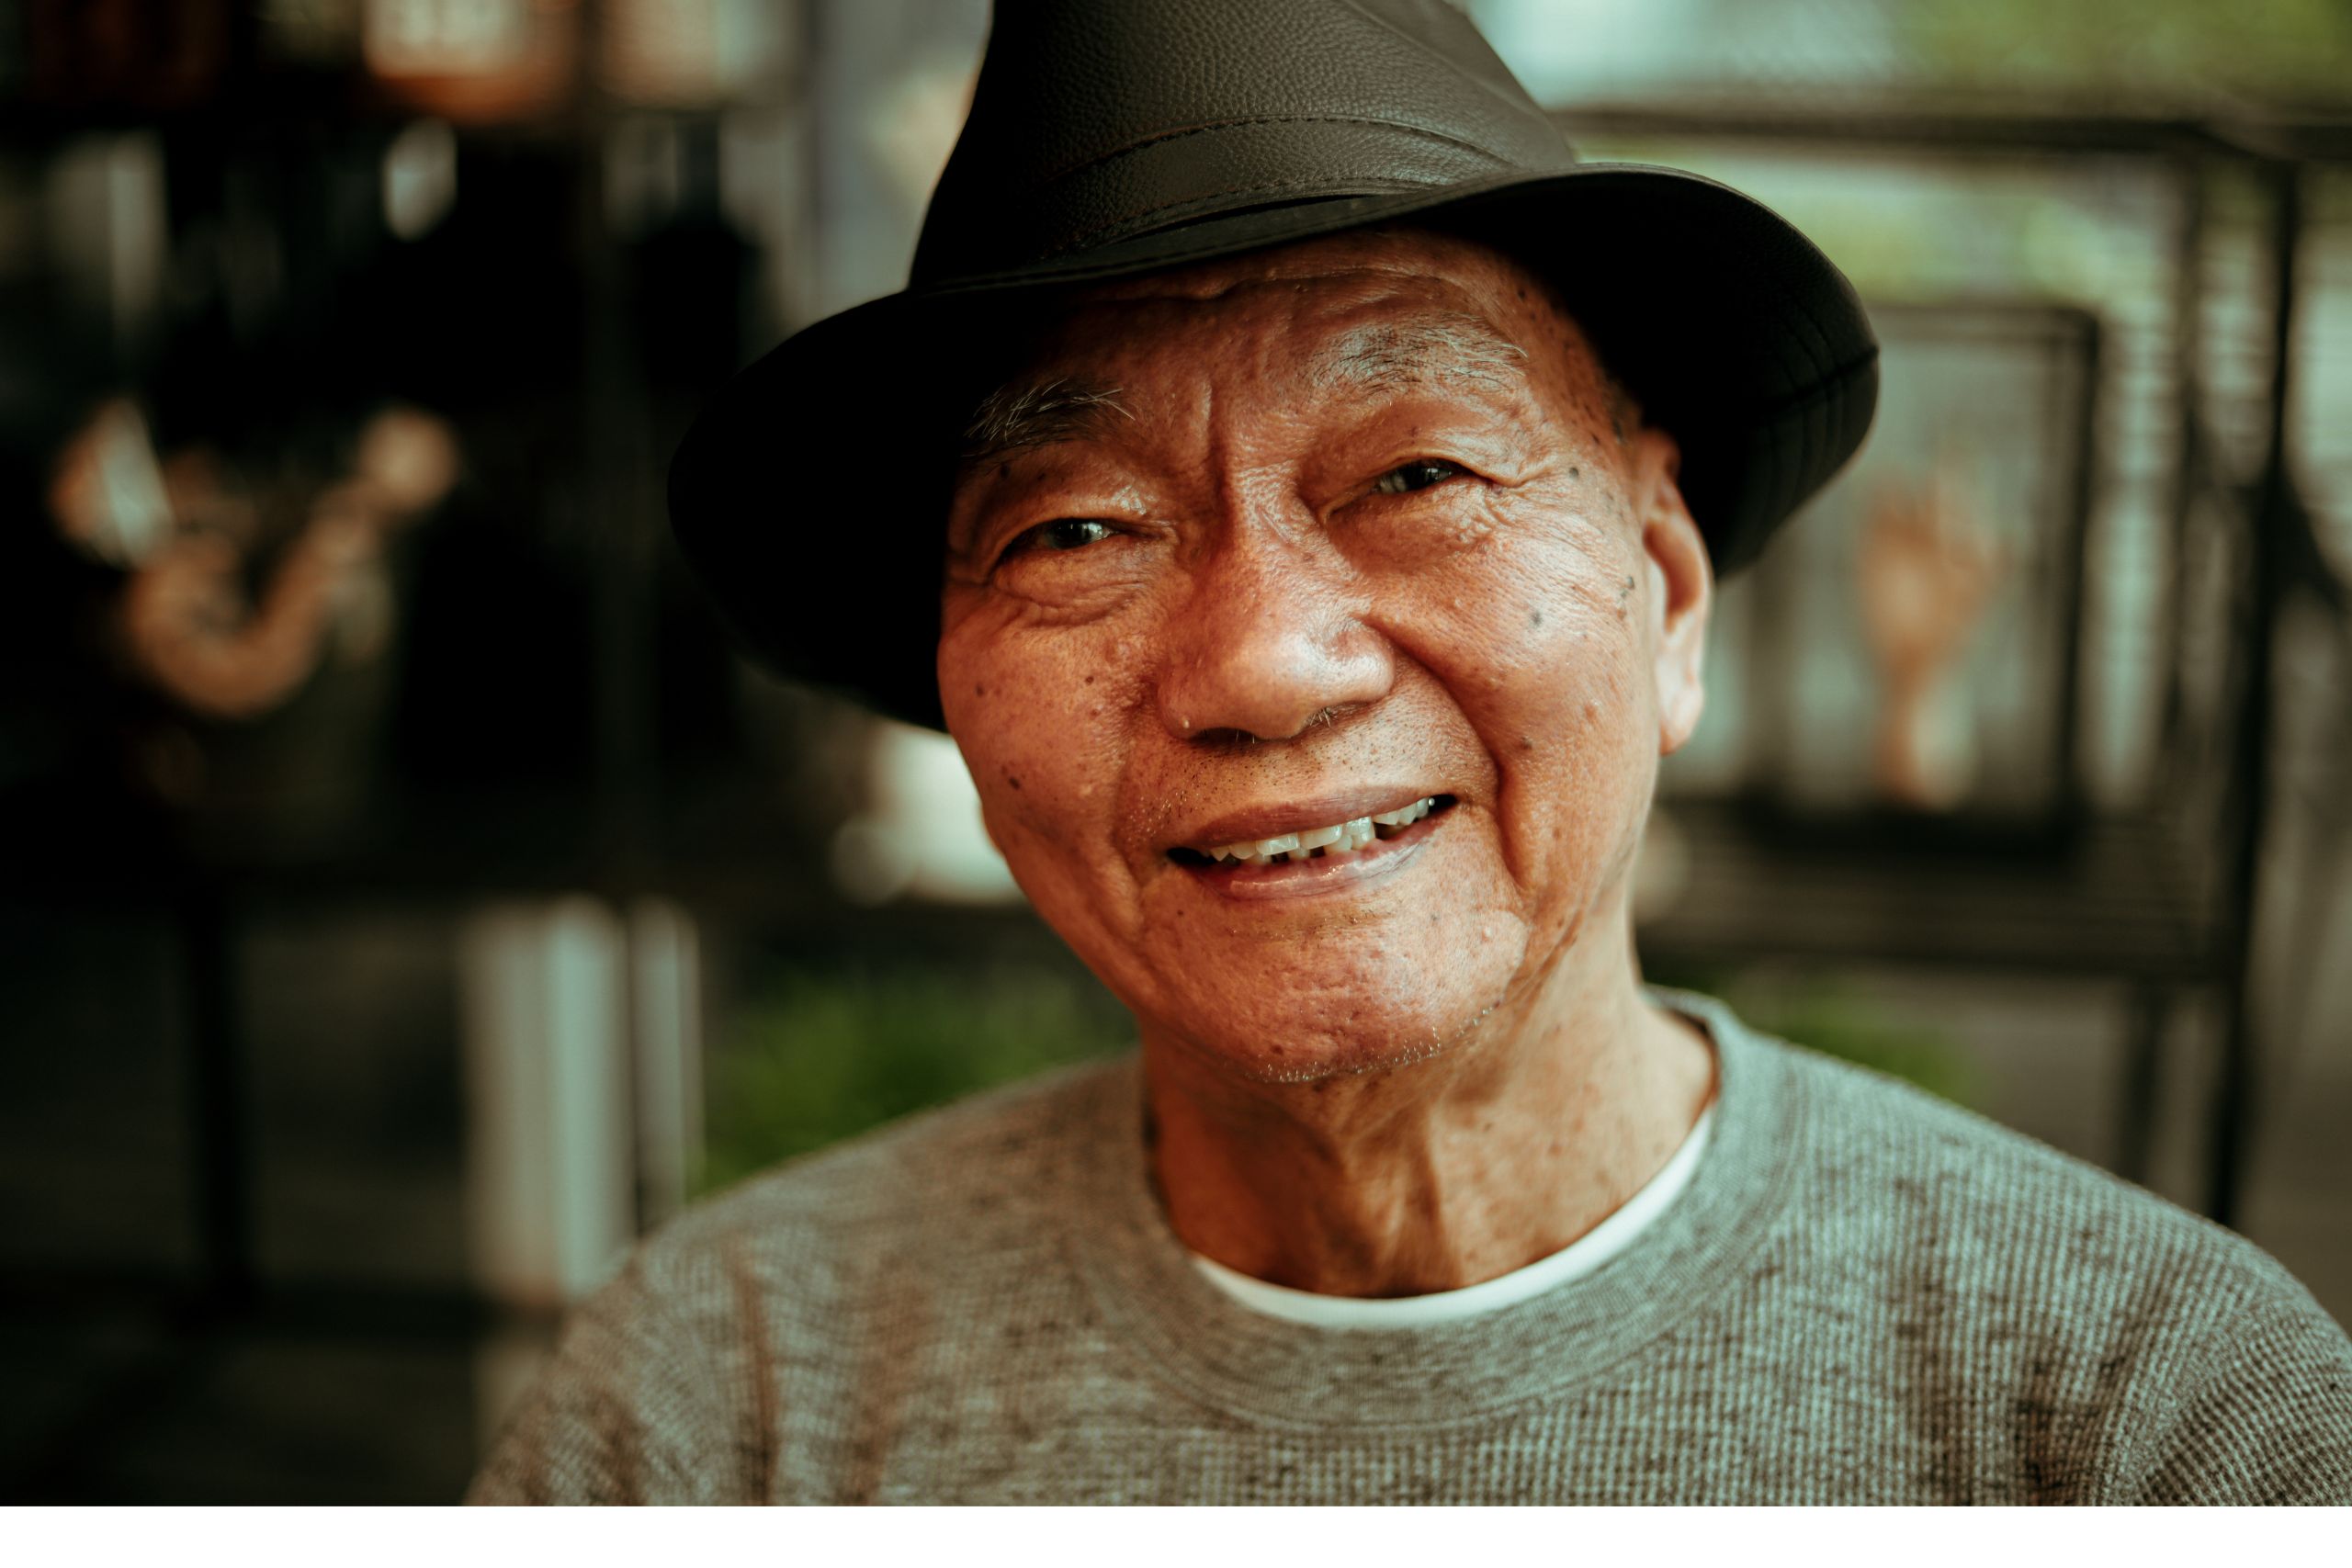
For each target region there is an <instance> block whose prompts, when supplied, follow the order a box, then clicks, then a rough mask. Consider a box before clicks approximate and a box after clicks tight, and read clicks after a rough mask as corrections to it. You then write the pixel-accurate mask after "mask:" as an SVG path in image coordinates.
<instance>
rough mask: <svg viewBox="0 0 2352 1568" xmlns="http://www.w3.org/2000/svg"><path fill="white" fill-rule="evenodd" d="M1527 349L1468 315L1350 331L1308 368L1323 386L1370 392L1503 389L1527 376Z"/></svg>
mask: <svg viewBox="0 0 2352 1568" xmlns="http://www.w3.org/2000/svg"><path fill="white" fill-rule="evenodd" d="M1526 363H1527V351H1526V350H1525V349H1523V348H1521V347H1520V346H1519V344H1515V343H1513V342H1511V341H1510V339H1509V338H1507V337H1505V336H1503V334H1502V333H1499V332H1497V331H1496V330H1495V329H1494V328H1493V327H1492V326H1491V325H1489V324H1488V323H1487V322H1486V321H1482V320H1480V319H1479V318H1478V317H1476V316H1473V315H1470V314H1467V313H1466V312H1463V311H1453V310H1449V311H1443V312H1437V313H1431V314H1428V315H1420V316H1415V317H1412V318H1411V319H1409V320H1407V321H1374V322H1370V323H1368V324H1366V325H1364V326H1361V327H1354V328H1351V329H1350V330H1349V331H1347V332H1345V333H1341V334H1340V336H1339V337H1338V338H1336V339H1335V340H1333V341H1332V342H1331V343H1330V344H1328V345H1326V346H1325V347H1324V349H1323V350H1322V352H1321V353H1319V354H1317V355H1316V356H1315V359H1314V360H1313V362H1312V363H1311V364H1310V366H1309V367H1308V372H1307V373H1308V376H1309V378H1311V379H1312V380H1313V381H1314V383H1315V384H1316V385H1317V386H1318V387H1325V388H1335V387H1336V388H1347V389H1354V390H1363V391H1371V390H1376V389H1385V388H1394V387H1403V386H1411V385H1417V384H1419V385H1437V386H1443V385H1447V384H1453V385H1457V386H1472V387H1477V388H1479V389H1483V390H1487V391H1499V390H1501V389H1505V388H1507V387H1510V386H1511V385H1513V384H1514V383H1516V382H1518V381H1519V380H1520V379H1521V378H1523V377H1524V375H1525V370H1524V368H1523V367H1524V366H1525V365H1526Z"/></svg>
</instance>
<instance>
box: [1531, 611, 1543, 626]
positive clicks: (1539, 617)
mask: <svg viewBox="0 0 2352 1568" xmlns="http://www.w3.org/2000/svg"><path fill="white" fill-rule="evenodd" d="M1527 624H1528V625H1529V626H1542V625H1543V624H1544V612H1543V611H1541V610H1530V611H1528V612H1527Z"/></svg>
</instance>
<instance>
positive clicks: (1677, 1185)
mask: <svg viewBox="0 0 2352 1568" xmlns="http://www.w3.org/2000/svg"><path fill="white" fill-rule="evenodd" d="M1714 1120H1715V1108H1714V1105H1713V1103H1712V1102H1710V1103H1709V1105H1708V1106H1707V1109H1706V1110H1704V1111H1701V1112H1700V1113H1699V1120H1698V1121H1697V1122H1695V1123H1694V1124H1693V1125H1692V1126H1691V1132H1690V1134H1689V1135H1688V1136H1686V1137H1685V1138H1684V1139H1683V1140H1682V1146H1681V1147H1680V1148H1679V1149H1677V1150H1675V1151H1674V1157H1673V1158H1672V1159H1669V1160H1668V1161H1667V1162H1666V1165H1665V1167H1664V1168H1662V1169H1660V1170H1659V1171H1658V1173H1657V1175H1656V1176H1653V1177H1651V1178H1650V1179H1649V1181H1648V1182H1647V1184H1645V1186H1644V1187H1643V1188H1642V1190H1640V1191H1638V1192H1636V1193H1634V1195H1633V1196H1632V1197H1631V1198H1628V1199H1627V1200H1626V1201H1625V1202H1624V1204H1623V1206H1622V1207H1620V1208H1619V1209H1618V1210H1617V1212H1616V1213H1612V1214H1611V1215H1610V1216H1609V1217H1608V1218H1607V1219H1605V1220H1603V1221H1601V1222H1600V1224H1597V1225H1595V1226H1593V1227H1592V1229H1590V1230H1589V1231H1587V1232H1586V1233H1585V1234H1584V1235H1581V1236H1578V1237H1577V1239H1576V1240H1574V1241H1572V1242H1570V1243H1569V1244H1568V1245H1567V1246H1566V1247H1562V1248H1561V1249H1560V1250H1559V1251H1557V1252H1555V1253H1554V1254H1552V1255H1551V1256H1550V1257H1549V1258H1537V1259H1536V1260H1535V1261H1534V1262H1532V1263H1531V1264H1529V1265H1528V1266H1527V1267H1526V1268H1524V1269H1513V1270H1511V1271H1510V1273H1508V1274H1505V1275H1503V1276H1502V1277H1500V1278H1499V1279H1494V1280H1481V1281H1480V1282H1479V1283H1477V1284H1476V1285H1465V1286H1464V1287H1463V1288H1462V1289H1461V1290H1458V1291H1440V1292H1436V1293H1435V1294H1433V1295H1427V1296H1386V1297H1369V1296H1325V1295H1317V1293H1316V1292H1312V1291H1295V1290H1292V1289H1291V1288H1290V1287H1289V1286H1287V1285H1271V1284H1268V1283H1267V1282H1266V1281H1265V1280H1258V1279H1252V1278H1251V1277H1250V1276H1249V1275H1247V1274H1243V1273H1238V1272H1237V1271H1235V1270H1234V1269H1228V1268H1227V1267H1226V1266H1225V1265H1224V1264H1222V1263H1217V1262H1214V1261H1212V1260H1211V1259H1209V1258H1204V1257H1202V1256H1201V1255H1200V1254H1198V1253H1193V1255H1192V1257H1193V1265H1194V1266H1195V1267H1197V1268H1198V1269H1200V1271H1201V1272H1202V1273H1203V1274H1204V1275H1206V1276H1207V1277H1208V1280H1209V1282H1210V1283H1211V1284H1214V1285H1216V1287H1217V1288H1218V1289H1219V1290H1221V1291H1223V1292H1225V1293H1226V1294H1227V1295H1229V1296H1231V1297H1232V1298H1233V1299H1234V1300H1235V1301H1237V1302H1239V1303H1241V1304H1242V1305H1243V1306H1246V1307H1248V1308H1250V1310H1251V1311H1253V1312H1259V1313H1263V1314H1266V1315H1267V1316H1269V1317H1279V1318H1286V1319H1288V1320H1289V1321H1290V1322H1292V1323H1303V1324H1306V1325H1308V1326H1310V1327H1315V1328H1426V1327H1428V1326H1429V1325H1431V1324H1437V1323H1454V1322H1458V1321H1460V1320H1461V1319H1463V1318H1465V1317H1476V1316H1478V1315H1480V1314H1484V1313H1490V1312H1499V1311H1501V1310H1502V1309H1503V1308H1504V1307H1507V1306H1513V1305H1516V1304H1517V1303H1521V1302H1523V1301H1527V1300H1529V1299H1530V1298H1532V1297H1535V1296H1540V1295H1542V1294H1543V1293H1544V1292H1546V1291H1549V1290H1553V1289H1555V1287H1557V1286H1560V1285H1565V1284H1566V1283H1567V1282H1568V1281H1569V1280H1574V1279H1577V1278H1579V1277H1581V1276H1583V1275H1586V1274H1589V1273H1591V1272H1592V1271H1593V1270H1594V1269H1598V1268H1600V1266H1601V1265H1602V1264H1604V1263H1606V1262H1608V1261H1609V1260H1610V1259H1611V1258H1614V1257H1616V1256H1617V1255H1618V1254H1619V1253H1621V1252H1623V1251H1624V1250H1625V1248H1626V1247H1629V1246H1631V1245H1632V1244H1633V1242H1634V1238H1635V1237H1636V1236H1638V1235H1641V1234H1642V1232H1643V1231H1644V1230H1645V1229H1647V1228H1648V1227H1649V1226H1650V1224H1652V1223H1653V1222H1655V1221H1656V1220H1657V1218H1658V1216H1659V1215H1661V1214H1663V1213H1666V1211H1667V1208H1668V1205H1670V1204H1672V1203H1673V1201H1674V1200H1675V1199H1676V1198H1677V1197H1679V1196H1680V1195H1681V1192H1682V1190H1683V1189H1684V1188H1685V1187H1688V1186H1689V1185H1690V1184H1691V1177H1692V1176H1693V1175H1694V1174H1695V1173H1696V1172H1697V1171H1698V1168H1699V1156H1701V1155H1702V1154H1704V1153H1705V1152H1706V1148H1707V1135H1708V1134H1709V1133H1710V1132H1712V1131H1713V1126H1714Z"/></svg>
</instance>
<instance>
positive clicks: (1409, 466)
mask: <svg viewBox="0 0 2352 1568" xmlns="http://www.w3.org/2000/svg"><path fill="white" fill-rule="evenodd" d="M1468 471H1469V470H1467V469H1465V468H1461V467H1459V466H1458V465H1456V464H1453V463H1447V462H1441V461H1440V460H1439V459H1437V458H1435V457H1420V458H1416V459H1415V460H1414V461H1412V462H1409V463H1400V464H1398V465H1397V467H1396V468H1391V469H1389V470H1388V471H1387V472H1386V473H1385V474H1383V475H1381V476H1380V477H1379V478H1378V479H1374V480H1373V482H1372V488H1373V491H1374V493H1376V494H1379V495H1404V494H1407V493H1408V492H1410V491H1417V490H1427V489H1429V488H1430V486H1431V485H1437V484H1443V483H1444V482H1445V481H1446V480H1448V479H1452V478H1453V477H1454V476H1455V475H1456V474H1462V473H1466V472H1468Z"/></svg>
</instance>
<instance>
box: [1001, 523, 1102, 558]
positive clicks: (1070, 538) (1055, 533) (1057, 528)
mask: <svg viewBox="0 0 2352 1568" xmlns="http://www.w3.org/2000/svg"><path fill="white" fill-rule="evenodd" d="M1116 532H1118V530H1117V529H1115V528H1114V527H1112V526H1111V525H1109V524H1108V523H1104V522H1103V521H1101V520H1099V519H1097V518H1093V517H1057V518H1055V519H1054V520H1053V521H1052V522H1051V523H1040V524H1038V525H1036V526H1035V528H1032V529H1030V530H1029V531H1028V532H1027V533H1025V534H1023V535H1022V536H1020V537H1019V538H1017V539H1015V540H1013V541H1012V545H1011V546H1010V547H1007V548H1006V550H1005V552H1004V553H1005V555H1006V556H1008V557H1011V556H1017V555H1020V554H1021V553H1023V551H1025V550H1075V549H1080V548H1082V547H1085V546H1087V545H1092V544H1099V543H1100V542H1101V541H1103V540H1104V539H1107V538H1109V537H1110V536H1112V535H1113V534H1114V533H1116Z"/></svg>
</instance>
